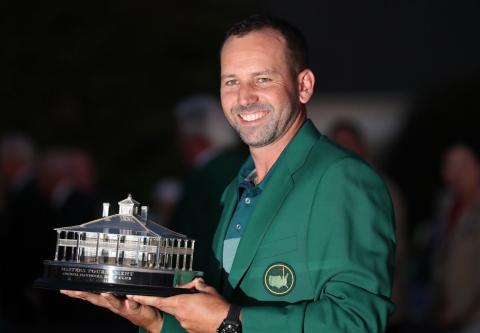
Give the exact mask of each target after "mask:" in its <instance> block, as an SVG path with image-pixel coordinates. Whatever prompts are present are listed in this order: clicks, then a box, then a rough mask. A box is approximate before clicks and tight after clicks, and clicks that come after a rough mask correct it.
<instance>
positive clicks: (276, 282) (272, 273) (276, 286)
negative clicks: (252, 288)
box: [263, 262, 295, 296]
mask: <svg viewBox="0 0 480 333" xmlns="http://www.w3.org/2000/svg"><path fill="white" fill-rule="evenodd" d="M263 285H264V287H265V289H267V291H268V292H269V293H271V294H273V295H276V296H284V295H286V294H288V293H289V292H290V291H292V289H293V287H295V272H294V271H293V269H292V267H290V266H289V265H287V264H284V263H281V262H278V263H275V264H271V265H270V266H268V267H267V270H266V271H265V273H264V274H263Z"/></svg>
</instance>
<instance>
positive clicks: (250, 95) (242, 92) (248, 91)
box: [238, 84, 258, 106]
mask: <svg viewBox="0 0 480 333" xmlns="http://www.w3.org/2000/svg"><path fill="white" fill-rule="evenodd" d="M256 102H258V96H257V94H256V91H255V88H254V87H252V86H250V85H249V84H243V85H240V88H239V89H238V104H239V105H242V106H248V105H250V104H253V103H256Z"/></svg>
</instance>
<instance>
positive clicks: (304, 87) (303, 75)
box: [297, 68, 315, 104]
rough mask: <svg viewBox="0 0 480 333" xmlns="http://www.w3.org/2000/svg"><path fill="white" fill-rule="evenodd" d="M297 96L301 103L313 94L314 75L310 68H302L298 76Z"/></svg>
mask: <svg viewBox="0 0 480 333" xmlns="http://www.w3.org/2000/svg"><path fill="white" fill-rule="evenodd" d="M297 80H298V96H299V97H298V98H299V100H300V102H301V103H302V104H306V103H307V102H308V101H309V100H310V98H311V97H312V95H313V88H314V87H315V75H313V72H312V71H311V70H310V69H308V68H307V69H304V70H303V71H301V72H300V73H299V74H298V76H297Z"/></svg>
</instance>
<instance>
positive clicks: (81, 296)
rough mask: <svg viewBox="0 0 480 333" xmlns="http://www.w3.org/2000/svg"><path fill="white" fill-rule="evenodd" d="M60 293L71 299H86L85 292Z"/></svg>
mask: <svg viewBox="0 0 480 333" xmlns="http://www.w3.org/2000/svg"><path fill="white" fill-rule="evenodd" d="M60 293H62V294H64V295H67V296H69V297H73V298H79V299H83V300H85V299H86V298H87V294H89V293H87V292H84V291H77V290H60Z"/></svg>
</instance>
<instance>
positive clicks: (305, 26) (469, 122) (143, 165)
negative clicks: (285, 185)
mask: <svg viewBox="0 0 480 333" xmlns="http://www.w3.org/2000/svg"><path fill="white" fill-rule="evenodd" d="M258 12H259V13H265V14H273V15H277V16H281V17H283V18H285V19H287V20H290V21H291V22H292V23H294V24H295V25H297V26H298V27H299V28H300V29H301V30H302V31H304V33H305V35H306V37H307V40H308V42H309V45H310V54H309V56H310V61H311V66H312V68H313V70H314V72H315V74H316V76H317V82H318V83H317V88H316V89H317V95H321V94H322V93H337V92H341V93H360V94H369V93H376V94H383V93H385V94H388V93H392V92H393V93H402V94H406V95H408V96H409V97H410V98H411V101H412V103H411V109H410V110H408V111H410V113H409V114H410V118H409V119H408V120H407V122H406V126H405V128H404V130H403V132H402V133H401V135H400V136H399V137H398V138H397V140H396V141H395V143H394V145H393V146H392V147H391V150H390V151H389V153H388V154H387V156H386V157H385V159H386V161H387V162H386V166H387V170H388V171H389V172H390V174H391V176H392V178H393V179H395V180H396V181H397V183H398V185H399V187H400V188H401V189H402V190H403V191H404V193H405V195H406V198H407V202H408V204H409V212H410V217H409V221H410V229H412V230H413V226H414V225H415V224H417V223H419V221H422V220H424V219H427V218H428V217H429V216H430V214H431V203H432V198H433V196H434V193H435V191H436V190H437V189H438V187H439V185H440V184H439V177H438V168H439V163H440V156H441V152H442V151H443V150H444V149H445V147H446V146H447V145H449V144H451V143H452V142H454V141H456V140H463V141H467V142H470V143H471V144H472V145H474V146H475V147H477V146H478V143H479V142H480V140H479V134H478V133H479V131H478V124H479V122H478V118H479V117H477V113H478V112H479V111H480V110H479V102H478V96H479V91H480V90H479V88H480V85H479V77H480V61H479V59H480V43H479V42H478V36H479V33H480V20H479V19H478V17H479V14H480V5H479V2H478V1H473V0H472V1H467V0H465V1H357V0H350V1H333V0H332V1H295V2H293V1H273V0H271V1H263V2H256V1H253V0H246V1H228V2H227V1H217V0H210V1H174V2H167V1H125V0H116V1H92V2H88V1H42V2H39V1H37V2H23V1H6V2H2V3H1V4H0V31H1V33H0V34H1V44H0V47H1V53H0V73H1V80H0V115H1V118H0V119H1V121H0V134H3V133H7V132H11V131H21V132H24V133H26V134H27V135H29V136H31V137H32V138H33V139H34V140H35V142H36V144H37V146H38V148H39V149H40V150H41V149H43V148H45V147H52V146H75V147H82V148H84V149H86V150H87V151H89V152H91V154H92V155H93V157H94V158H95V162H96V165H97V170H98V177H99V179H98V183H99V184H100V185H101V187H102V188H104V189H106V190H107V191H108V192H109V193H111V194H112V196H113V197H114V198H118V199H120V198H123V197H124V194H125V193H128V192H132V193H136V196H137V197H139V198H142V197H143V198H145V197H147V198H148V196H149V193H150V191H151V184H152V183H153V182H154V181H155V180H157V179H159V178H160V177H161V176H162V175H175V176H178V177H184V176H185V173H186V171H185V170H184V167H183V166H182V164H181V162H180V159H179V156H178V153H177V148H176V146H175V145H174V144H173V142H174V136H175V133H174V119H173V109H174V106H175V104H176V103H177V102H178V100H180V99H181V98H182V97H184V96H188V95H191V94H194V93H199V92H201V93H211V94H214V95H217V96H218V92H217V90H218V75H219V69H218V49H219V45H220V43H221V40H222V38H223V34H224V32H225V30H226V29H227V28H228V27H229V26H230V25H231V24H232V23H233V22H236V21H238V20H239V19H241V18H243V17H245V16H247V15H249V14H251V13H258ZM112 317H113V316H112ZM108 318H109V317H108ZM114 320H117V319H114ZM119 323H123V321H119ZM119 325H120V326H121V324H119ZM130 329H132V328H131V327H130Z"/></svg>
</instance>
